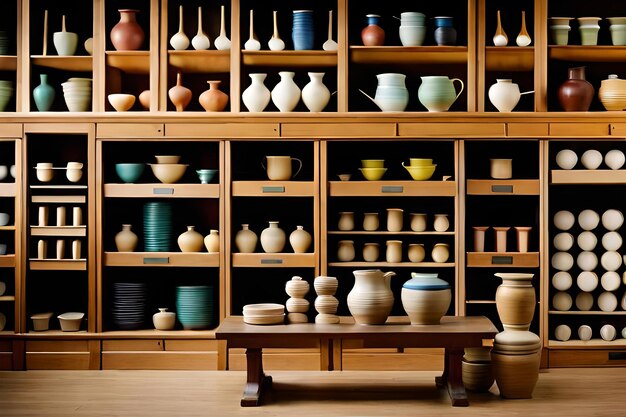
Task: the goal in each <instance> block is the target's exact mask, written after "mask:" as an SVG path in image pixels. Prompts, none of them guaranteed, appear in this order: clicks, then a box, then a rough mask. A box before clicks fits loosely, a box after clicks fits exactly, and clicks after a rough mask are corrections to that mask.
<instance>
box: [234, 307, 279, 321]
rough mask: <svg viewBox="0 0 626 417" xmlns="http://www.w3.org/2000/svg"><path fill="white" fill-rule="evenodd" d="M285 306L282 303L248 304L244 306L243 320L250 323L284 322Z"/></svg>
mask: <svg viewBox="0 0 626 417" xmlns="http://www.w3.org/2000/svg"><path fill="white" fill-rule="evenodd" d="M284 320H285V306H283V305H282V304H271V303H266V304H248V305H245V306H243V322H244V323H248V324H282V323H283V322H284Z"/></svg>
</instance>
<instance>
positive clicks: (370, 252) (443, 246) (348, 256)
mask: <svg viewBox="0 0 626 417" xmlns="http://www.w3.org/2000/svg"><path fill="white" fill-rule="evenodd" d="M402 243H403V242H402V241H401V240H388V241H387V242H386V246H387V250H386V252H385V261H386V262H389V263H399V262H402ZM379 247H380V244H378V243H375V242H366V243H364V244H363V260H364V261H365V262H376V261H378V258H379V256H380V249H379ZM407 255H408V258H409V261H411V262H413V263H419V262H422V261H423V260H424V259H425V257H426V249H425V248H424V244H423V243H410V244H409V248H408V253H407ZM355 257H356V254H355V250H354V241H353V240H340V241H339V245H338V249H337V259H338V260H339V261H341V262H351V261H353V260H354V259H355ZM431 258H432V260H433V262H436V263H444V262H446V261H447V260H448V259H449V258H450V247H449V245H448V244H447V243H436V244H435V245H433V249H432V250H431Z"/></svg>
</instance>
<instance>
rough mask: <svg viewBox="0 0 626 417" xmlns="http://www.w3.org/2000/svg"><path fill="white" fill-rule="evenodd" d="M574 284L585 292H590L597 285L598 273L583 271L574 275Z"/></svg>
mask: <svg viewBox="0 0 626 417" xmlns="http://www.w3.org/2000/svg"><path fill="white" fill-rule="evenodd" d="M576 285H578V288H580V289H581V290H583V291H585V292H591V291H593V290H595V289H596V288H597V287H598V275H596V273H595V272H591V271H583V272H581V273H580V274H578V277H576Z"/></svg>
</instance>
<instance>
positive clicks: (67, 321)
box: [58, 313, 85, 332]
mask: <svg viewBox="0 0 626 417" xmlns="http://www.w3.org/2000/svg"><path fill="white" fill-rule="evenodd" d="M83 317H85V313H63V314H60V315H59V316H58V318H59V323H60V324H61V330H62V331H64V332H77V331H79V330H80V323H81V322H82V320H83Z"/></svg>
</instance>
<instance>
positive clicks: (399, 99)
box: [359, 73, 409, 112]
mask: <svg viewBox="0 0 626 417" xmlns="http://www.w3.org/2000/svg"><path fill="white" fill-rule="evenodd" d="M376 78H378V87H376V95H375V96H374V98H372V97H370V96H368V95H367V94H365V92H363V91H361V90H359V91H361V93H363V94H364V95H365V96H366V97H367V98H369V99H370V100H372V101H373V102H374V103H375V104H376V105H377V106H378V107H380V109H381V110H382V111H384V112H389V111H404V109H406V106H407V105H408V104H409V91H408V90H407V89H406V85H405V79H406V75H404V74H395V73H387V74H378V75H377V76H376Z"/></svg>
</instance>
